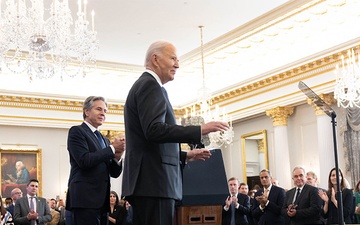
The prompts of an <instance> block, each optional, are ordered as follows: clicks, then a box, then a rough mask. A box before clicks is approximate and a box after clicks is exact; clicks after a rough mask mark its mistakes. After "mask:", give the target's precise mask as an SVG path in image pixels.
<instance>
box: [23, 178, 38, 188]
mask: <svg viewBox="0 0 360 225" xmlns="http://www.w3.org/2000/svg"><path fill="white" fill-rule="evenodd" d="M31 182H36V183H39V181H38V180H37V179H30V180H29V182H28V183H27V185H26V186H27V187H28V186H29V184H30V183H31Z"/></svg>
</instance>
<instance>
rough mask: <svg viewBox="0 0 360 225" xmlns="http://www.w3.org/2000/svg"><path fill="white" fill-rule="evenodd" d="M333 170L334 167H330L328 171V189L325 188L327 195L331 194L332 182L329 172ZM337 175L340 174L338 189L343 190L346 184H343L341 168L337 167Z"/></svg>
mask: <svg viewBox="0 0 360 225" xmlns="http://www.w3.org/2000/svg"><path fill="white" fill-rule="evenodd" d="M334 170H335V168H332V169H331V170H330V173H329V179H328V190H327V194H328V196H331V188H332V187H333V184H332V183H331V173H332V171H334ZM339 175H340V176H341V181H340V189H341V190H344V189H345V188H346V185H345V182H344V179H345V177H344V175H343V173H342V171H341V169H339ZM338 191H339V190H338Z"/></svg>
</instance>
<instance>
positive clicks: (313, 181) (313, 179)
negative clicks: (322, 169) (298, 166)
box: [306, 171, 318, 187]
mask: <svg viewBox="0 0 360 225" xmlns="http://www.w3.org/2000/svg"><path fill="white" fill-rule="evenodd" d="M306 183H307V184H309V185H311V186H314V187H317V186H318V178H317V176H316V174H315V173H314V172H313V171H309V172H307V173H306Z"/></svg>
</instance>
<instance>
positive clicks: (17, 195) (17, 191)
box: [6, 188, 23, 217]
mask: <svg viewBox="0 0 360 225" xmlns="http://www.w3.org/2000/svg"><path fill="white" fill-rule="evenodd" d="M22 197H23V193H22V191H21V190H20V188H14V189H12V190H11V198H12V200H13V203H12V204H11V205H10V206H9V207H7V208H6V210H7V211H9V212H10V213H11V215H12V216H13V217H14V210H15V203H16V200H18V199H19V198H22Z"/></svg>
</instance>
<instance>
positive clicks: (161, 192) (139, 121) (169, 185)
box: [122, 41, 229, 225]
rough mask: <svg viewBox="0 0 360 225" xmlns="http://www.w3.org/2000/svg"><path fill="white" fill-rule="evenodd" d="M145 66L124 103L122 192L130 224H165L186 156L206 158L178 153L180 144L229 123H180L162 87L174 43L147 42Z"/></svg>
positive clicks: (171, 68) (201, 152) (175, 64)
mask: <svg viewBox="0 0 360 225" xmlns="http://www.w3.org/2000/svg"><path fill="white" fill-rule="evenodd" d="M145 66H146V71H145V72H144V73H143V74H142V75H141V76H140V77H139V79H138V80H137V81H135V83H134V85H133V86H132V87H131V89H130V91H129V94H128V96H127V99H126V102H125V107H124V118H125V131H126V132H125V133H126V137H127V138H129V139H126V146H127V149H126V157H125V163H124V175H123V186H122V191H123V193H122V195H123V196H125V197H126V199H127V200H128V201H130V203H131V205H132V207H133V213H134V214H133V223H134V224H135V225H138V224H153V225H155V224H156V225H169V224H172V223H173V221H174V215H175V202H176V201H177V200H180V199H181V198H182V180H181V179H182V177H181V169H182V167H183V166H185V162H186V161H191V160H205V159H206V158H209V157H210V155H211V154H210V151H208V150H205V149H194V150H192V151H189V152H181V149H180V143H193V144H201V135H207V134H209V133H210V132H214V131H220V132H222V131H225V130H227V129H228V128H229V125H228V124H227V123H224V122H215V121H211V122H209V123H206V124H202V125H201V126H179V125H177V121H176V118H175V115H174V110H173V108H172V106H171V103H170V101H169V98H168V95H167V92H166V90H165V88H164V87H163V85H164V84H166V83H167V82H169V81H172V80H173V79H174V77H175V73H176V70H177V69H178V68H179V59H178V57H177V53H176V48H175V46H174V45H172V44H171V43H168V42H164V41H158V42H155V43H153V44H151V45H150V47H149V49H148V51H147V53H146V59H145Z"/></svg>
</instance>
